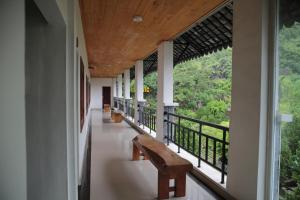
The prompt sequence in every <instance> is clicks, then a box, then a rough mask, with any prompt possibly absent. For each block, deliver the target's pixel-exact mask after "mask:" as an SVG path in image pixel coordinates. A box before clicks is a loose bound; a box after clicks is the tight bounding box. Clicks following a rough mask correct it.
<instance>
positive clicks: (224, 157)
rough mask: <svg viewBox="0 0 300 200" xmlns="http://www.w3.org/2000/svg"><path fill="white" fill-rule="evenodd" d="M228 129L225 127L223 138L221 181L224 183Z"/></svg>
mask: <svg viewBox="0 0 300 200" xmlns="http://www.w3.org/2000/svg"><path fill="white" fill-rule="evenodd" d="M225 145H226V130H225V129H223V140H222V172H221V173H222V175H221V176H222V177H221V183H222V184H223V183H224V179H225V160H226V152H225V151H226V147H225Z"/></svg>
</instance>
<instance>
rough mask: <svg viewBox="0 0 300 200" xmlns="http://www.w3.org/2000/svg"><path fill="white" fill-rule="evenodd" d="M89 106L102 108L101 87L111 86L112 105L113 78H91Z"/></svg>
mask: <svg viewBox="0 0 300 200" xmlns="http://www.w3.org/2000/svg"><path fill="white" fill-rule="evenodd" d="M91 84H92V85H91V92H92V94H91V95H92V97H91V108H92V109H102V105H103V103H102V98H103V97H102V87H111V90H110V91H111V105H113V94H112V93H113V92H112V91H113V88H112V85H113V79H112V78H92V81H91Z"/></svg>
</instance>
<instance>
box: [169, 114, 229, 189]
mask: <svg viewBox="0 0 300 200" xmlns="http://www.w3.org/2000/svg"><path fill="white" fill-rule="evenodd" d="M165 123H166V126H167V136H166V138H167V145H169V143H170V142H173V143H174V144H176V145H177V146H178V153H180V149H181V148H182V149H184V150H185V151H187V152H189V153H190V154H192V155H193V156H195V157H197V159H198V167H200V165H201V161H203V162H205V163H206V164H208V165H210V166H211V167H213V168H215V169H216V170H218V171H220V172H221V183H224V179H225V174H227V160H228V159H227V157H228V146H229V128H228V127H224V126H221V125H216V124H212V123H208V122H204V121H200V120H196V119H192V118H189V117H184V116H180V115H177V114H173V113H169V112H165Z"/></svg>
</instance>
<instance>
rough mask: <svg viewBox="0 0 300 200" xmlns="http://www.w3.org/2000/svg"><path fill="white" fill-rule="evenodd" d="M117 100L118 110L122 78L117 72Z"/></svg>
mask: <svg viewBox="0 0 300 200" xmlns="http://www.w3.org/2000/svg"><path fill="white" fill-rule="evenodd" d="M117 96H118V98H117V100H118V101H117V102H118V109H119V110H120V108H121V107H120V106H121V105H120V100H121V99H123V80H122V74H119V75H118V77H117Z"/></svg>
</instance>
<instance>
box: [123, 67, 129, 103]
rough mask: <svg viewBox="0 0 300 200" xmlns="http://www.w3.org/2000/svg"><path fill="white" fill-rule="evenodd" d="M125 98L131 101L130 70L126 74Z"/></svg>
mask: <svg viewBox="0 0 300 200" xmlns="http://www.w3.org/2000/svg"><path fill="white" fill-rule="evenodd" d="M124 98H125V99H130V69H127V70H125V72H124Z"/></svg>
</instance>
